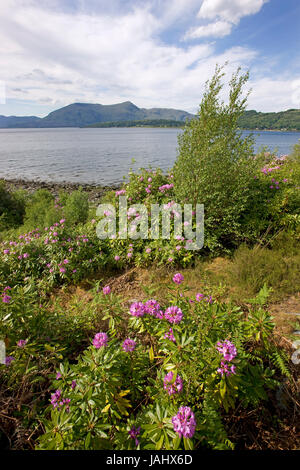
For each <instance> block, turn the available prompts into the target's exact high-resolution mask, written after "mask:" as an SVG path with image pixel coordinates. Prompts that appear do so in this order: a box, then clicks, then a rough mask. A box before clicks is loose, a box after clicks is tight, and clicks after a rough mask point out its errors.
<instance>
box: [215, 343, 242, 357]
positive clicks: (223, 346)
mask: <svg viewBox="0 0 300 470" xmlns="http://www.w3.org/2000/svg"><path fill="white" fill-rule="evenodd" d="M217 350H218V351H219V352H220V353H221V354H223V357H224V359H225V360H226V361H232V359H234V358H235V356H236V355H237V351H236V347H235V346H234V344H233V343H231V342H230V341H228V340H226V341H224V342H223V343H221V342H220V341H219V342H218V343H217Z"/></svg>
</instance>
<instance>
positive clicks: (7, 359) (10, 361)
mask: <svg viewBox="0 0 300 470" xmlns="http://www.w3.org/2000/svg"><path fill="white" fill-rule="evenodd" d="M14 360H15V358H14V357H13V356H6V358H5V365H6V366H9V365H10V364H11V363H12V361H14Z"/></svg>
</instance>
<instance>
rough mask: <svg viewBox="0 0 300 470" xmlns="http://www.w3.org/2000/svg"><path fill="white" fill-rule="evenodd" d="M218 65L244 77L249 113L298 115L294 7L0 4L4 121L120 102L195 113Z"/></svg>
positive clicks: (240, 0) (142, 0) (116, 0)
mask: <svg viewBox="0 0 300 470" xmlns="http://www.w3.org/2000/svg"><path fill="white" fill-rule="evenodd" d="M226 61H228V66H227V67H226V70H227V72H228V77H230V74H231V73H232V72H233V71H234V70H236V68H237V67H238V66H239V65H240V66H242V68H243V69H244V70H246V69H249V71H250V81H249V88H252V93H251V95H250V98H249V104H248V109H256V110H258V111H280V110H285V109H289V108H300V2H299V0H1V1H0V103H2V104H0V114H3V115H12V114H14V115H37V116H45V115H47V114H48V113H49V112H50V111H53V110H54V109H57V108H59V107H61V106H64V105H67V104H70V103H73V102H90V103H102V104H112V103H118V102H122V101H127V100H129V101H132V102H133V103H135V104H136V105H137V106H139V107H146V108H150V107H170V108H171V107H172V108H177V109H184V110H186V111H190V112H195V111H196V110H197V108H198V105H199V103H200V101H201V96H202V92H203V86H204V84H205V81H206V80H207V79H209V78H210V77H211V75H212V73H213V71H214V68H215V65H216V63H218V64H224V63H225V62H226ZM4 91H5V100H4ZM225 91H226V89H225V90H224V99H226V94H225Z"/></svg>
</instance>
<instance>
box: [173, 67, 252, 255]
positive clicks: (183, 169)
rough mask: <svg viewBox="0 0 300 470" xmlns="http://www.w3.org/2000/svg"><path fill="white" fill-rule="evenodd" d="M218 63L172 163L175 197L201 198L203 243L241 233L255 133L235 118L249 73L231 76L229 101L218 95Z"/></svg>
mask: <svg viewBox="0 0 300 470" xmlns="http://www.w3.org/2000/svg"><path fill="white" fill-rule="evenodd" d="M223 76H224V73H222V68H220V67H217V68H216V71H215V74H214V76H213V78H212V79H211V81H210V82H207V84H206V90H205V93H204V96H203V98H202V101H201V104H200V108H199V110H198V113H197V116H196V117H195V118H194V119H192V120H191V121H189V122H188V123H187V124H186V126H185V129H184V131H183V133H182V134H181V135H179V138H178V142H179V155H178V157H177V160H176V162H175V166H174V181H175V195H176V197H177V200H178V201H186V202H190V203H193V204H196V203H199V204H200V203H202V204H204V208H205V227H206V244H207V245H210V246H212V247H213V245H215V246H217V245H218V244H219V245H220V244H223V245H232V243H234V242H236V241H237V240H239V239H241V238H242V237H243V233H242V228H241V223H240V218H241V214H243V212H244V210H245V207H246V204H247V201H248V198H249V189H250V188H249V186H250V183H251V181H252V178H253V176H254V169H255V166H256V163H255V161H254V159H253V158H250V157H251V156H252V155H253V137H251V136H248V137H246V138H243V137H242V135H241V132H240V131H239V130H238V127H237V122H238V119H239V117H240V116H241V115H242V114H243V112H244V110H245V106H246V98H242V96H241V95H242V87H243V85H244V84H245V83H246V81H247V79H248V73H246V74H245V75H240V69H238V70H237V72H236V73H235V74H234V75H233V76H232V79H231V81H230V92H229V103H228V104H227V105H225V104H224V103H223V102H221V101H220V98H219V94H220V92H221V90H222V87H223V85H222V84H221V79H222V77H223Z"/></svg>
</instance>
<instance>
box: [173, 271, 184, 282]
mask: <svg viewBox="0 0 300 470" xmlns="http://www.w3.org/2000/svg"><path fill="white" fill-rule="evenodd" d="M183 280H184V277H183V275H182V274H180V273H176V274H174V276H173V282H175V284H181V283H182V282H183Z"/></svg>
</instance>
